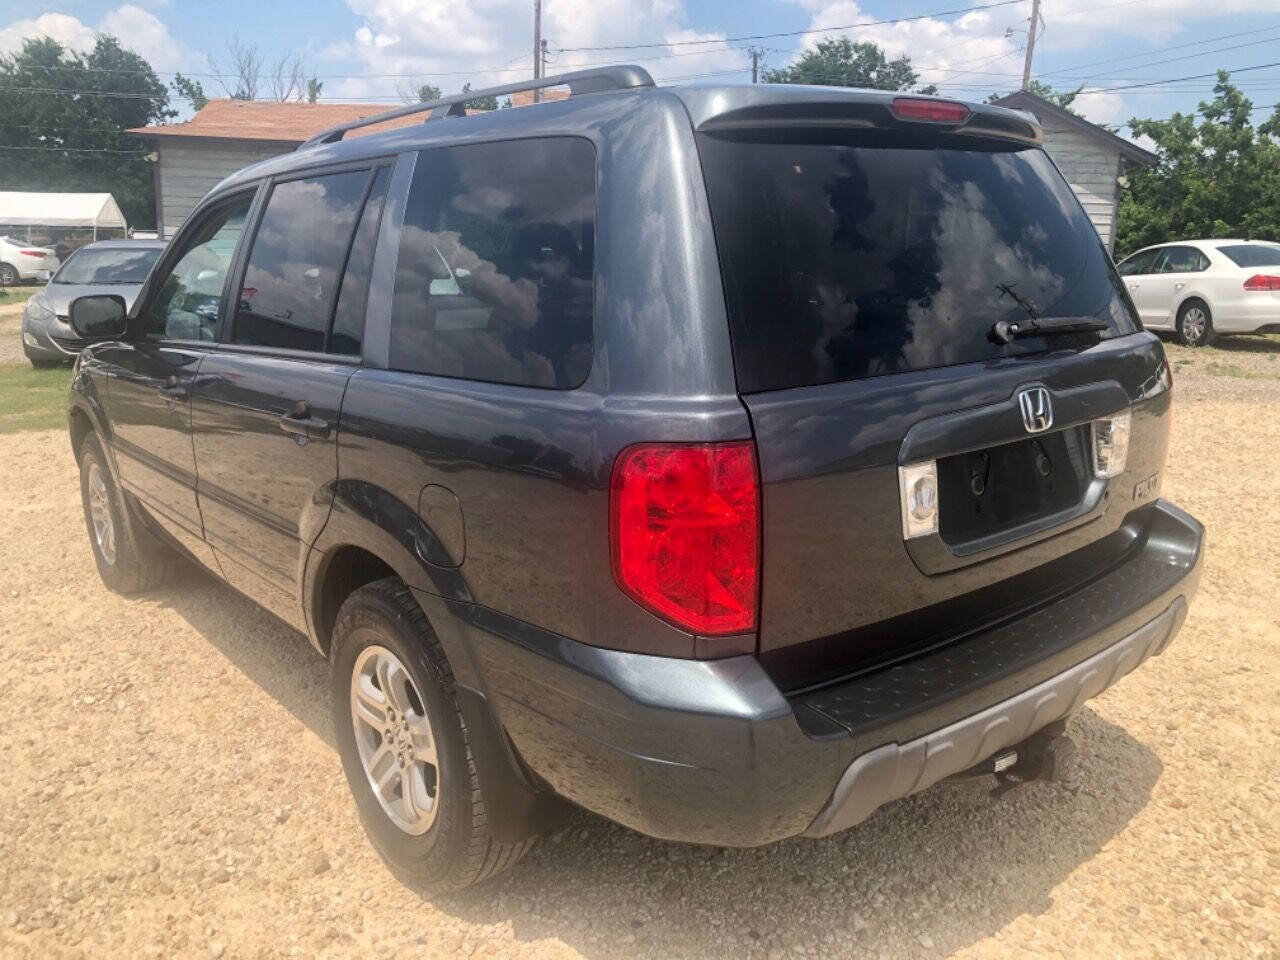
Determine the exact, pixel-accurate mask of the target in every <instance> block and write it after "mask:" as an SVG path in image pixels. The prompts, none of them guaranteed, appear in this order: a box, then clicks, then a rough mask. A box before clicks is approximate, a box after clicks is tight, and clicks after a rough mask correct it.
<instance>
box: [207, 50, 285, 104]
mask: <svg viewBox="0 0 1280 960" xmlns="http://www.w3.org/2000/svg"><path fill="white" fill-rule="evenodd" d="M227 56H228V57H229V58H230V62H231V66H230V69H229V71H228V73H227V74H226V76H227V77H229V78H230V80H231V82H230V83H228V82H227V80H226V79H223V75H222V71H221V69H219V67H218V61H217V60H215V59H214V58H213V56H212V54H211V55H210V56H209V66H210V67H212V68H213V72H214V73H215V74H218V75H219V78H218V82H219V83H220V84H221V85H222V89H223V90H225V91H226V93H227V96H228V97H230V98H231V99H232V100H257V99H258V94H259V92H261V91H263V90H266V91H268V93H269V94H270V99H272V100H276V101H278V102H280V103H283V102H284V101H286V100H295V99H296V100H301V99H302V98H303V97H304V96H306V94H307V82H306V80H305V79H304V78H305V77H306V75H307V62H306V60H305V59H304V58H303V57H302V55H301V54H298V53H294V52H292V51H287V52H285V53H284V54H282V55H281V56H280V59H279V60H277V61H275V63H274V64H273V65H272V66H270V67H268V66H267V62H266V60H264V59H263V56H262V51H261V50H259V49H258V45H257V44H256V43H252V42H250V41H248V40H242V39H241V38H240V37H232V38H231V39H230V40H228V41H227Z"/></svg>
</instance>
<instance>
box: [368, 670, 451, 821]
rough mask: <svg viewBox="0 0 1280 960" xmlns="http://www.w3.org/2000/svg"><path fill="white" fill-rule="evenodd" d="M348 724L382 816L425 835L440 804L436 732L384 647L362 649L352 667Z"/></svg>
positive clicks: (414, 690) (406, 675)
mask: <svg viewBox="0 0 1280 960" xmlns="http://www.w3.org/2000/svg"><path fill="white" fill-rule="evenodd" d="M351 722H352V725H353V726H354V727H355V734H356V748H357V750H358V751H359V753H360V763H361V765H362V766H363V767H364V773H365V777H367V778H368V781H369V786H370V788H371V789H372V790H373V795H374V796H375V797H376V798H377V799H378V803H379V804H380V805H381V806H382V810H383V812H384V813H386V815H387V816H388V817H390V818H391V821H392V822H393V823H394V824H395V825H396V826H397V827H399V828H400V829H401V830H403V831H404V832H405V833H408V834H411V835H413V836H418V835H420V834H423V833H426V832H427V830H429V829H431V825H432V824H433V823H434V822H435V819H436V813H437V811H438V810H439V806H440V767H439V760H438V756H437V753H436V738H435V733H434V731H433V730H432V729H431V721H430V720H429V719H428V718H427V712H426V708H425V705H424V703H423V699H422V694H421V692H420V691H419V690H418V687H417V685H416V684H415V683H414V682H413V678H412V677H411V676H410V675H409V671H408V670H407V669H406V668H405V666H404V664H403V663H401V662H400V659H399V658H398V657H397V656H396V655H395V654H394V653H392V652H391V651H390V650H388V649H387V648H386V647H380V646H376V645H374V646H369V647H366V648H365V649H364V650H363V651H361V653H360V656H359V657H358V658H357V660H356V662H355V666H354V667H353V668H352V671H351Z"/></svg>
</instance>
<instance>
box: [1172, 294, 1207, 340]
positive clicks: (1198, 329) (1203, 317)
mask: <svg viewBox="0 0 1280 960" xmlns="http://www.w3.org/2000/svg"><path fill="white" fill-rule="evenodd" d="M1177 331H1178V342H1179V343H1180V344H1182V345H1183V346H1184V347H1203V346H1204V345H1205V344H1207V343H1209V342H1210V341H1211V340H1212V339H1213V317H1212V316H1211V315H1210V313H1209V306H1208V304H1206V303H1205V302H1204V301H1203V300H1188V301H1187V302H1186V303H1184V304H1183V305H1182V306H1181V307H1180V308H1179V309H1178V322H1177Z"/></svg>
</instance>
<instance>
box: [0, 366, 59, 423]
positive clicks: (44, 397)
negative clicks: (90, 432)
mask: <svg viewBox="0 0 1280 960" xmlns="http://www.w3.org/2000/svg"><path fill="white" fill-rule="evenodd" d="M70 383H71V371H70V369H68V368H67V367H54V368H53V369H52V370H37V369H35V368H34V367H31V366H30V365H28V364H21V365H18V366H9V367H0V434H4V433H19V432H21V431H23V430H51V429H53V428H55V427H65V426H66V425H67V387H68V386H69V385H70Z"/></svg>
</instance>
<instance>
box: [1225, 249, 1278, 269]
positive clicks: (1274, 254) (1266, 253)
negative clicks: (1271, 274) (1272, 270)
mask: <svg viewBox="0 0 1280 960" xmlns="http://www.w3.org/2000/svg"><path fill="white" fill-rule="evenodd" d="M1218 250H1220V251H1221V252H1222V253H1225V254H1226V255H1227V256H1228V257H1230V258H1231V262H1232V263H1234V264H1235V265H1236V266H1237V267H1280V247H1270V246H1263V245H1262V244H1260V243H1239V244H1236V245H1235V246H1231V247H1219V248H1218Z"/></svg>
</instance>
